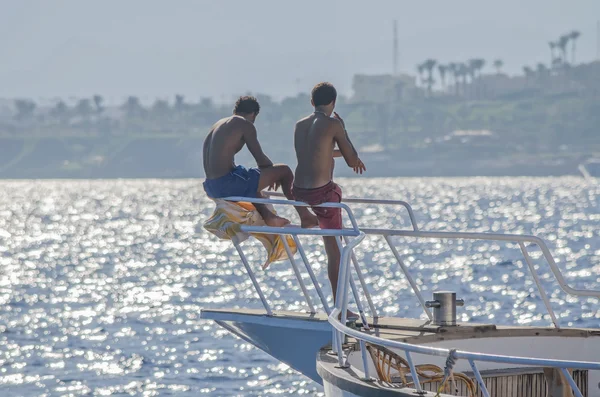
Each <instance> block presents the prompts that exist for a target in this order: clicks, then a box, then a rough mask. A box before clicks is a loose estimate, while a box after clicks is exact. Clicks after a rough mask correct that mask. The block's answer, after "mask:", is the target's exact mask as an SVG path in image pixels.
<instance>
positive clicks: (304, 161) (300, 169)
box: [294, 112, 360, 189]
mask: <svg viewBox="0 0 600 397" xmlns="http://www.w3.org/2000/svg"><path fill="white" fill-rule="evenodd" d="M336 116H337V113H336ZM336 144H337V146H338V148H339V151H340V152H341V155H342V156H343V157H344V159H345V160H346V163H347V164H348V166H349V167H352V168H356V167H357V166H358V163H359V162H360V159H359V158H358V154H357V152H356V150H355V149H354V147H353V146H352V143H351V142H350V140H349V139H348V136H347V134H346V131H345V129H344V125H343V122H342V121H340V120H339V119H334V118H331V117H328V116H327V115H326V114H324V113H321V112H315V113H313V114H311V115H309V116H307V117H305V118H303V119H302V120H300V121H298V122H297V123H296V129H295V131H294V147H295V149H296V157H297V160H298V165H297V167H296V172H295V174H294V186H297V187H299V188H304V189H314V188H318V187H321V186H325V185H326V184H328V183H329V182H331V180H332V179H333V167H334V159H333V158H334V157H335V154H334V149H335V145H336Z"/></svg>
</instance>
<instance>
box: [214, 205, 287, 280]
mask: <svg viewBox="0 0 600 397" xmlns="http://www.w3.org/2000/svg"><path fill="white" fill-rule="evenodd" d="M213 201H214V202H215V205H216V208H215V210H214V212H213V214H212V216H211V217H210V218H208V219H207V220H206V222H204V228H205V229H206V230H208V231H209V232H211V233H212V234H214V235H215V236H217V237H219V238H220V239H223V240H231V239H232V238H233V237H236V238H237V239H238V241H239V242H240V243H241V242H242V241H245V240H246V239H248V237H249V236H252V237H254V238H256V239H257V240H258V241H260V242H261V243H262V245H263V246H264V247H265V249H266V250H267V260H266V262H265V263H264V264H263V265H262V268H263V269H266V268H267V267H269V265H270V264H271V263H272V262H277V261H281V260H285V259H288V256H287V253H286V252H285V247H284V246H283V240H282V239H281V237H282V236H279V235H276V234H265V233H244V232H242V230H241V226H242V225H246V226H265V222H264V221H263V219H262V217H261V216H260V214H259V213H258V211H257V210H256V208H255V207H254V205H252V204H251V203H247V202H239V203H233V202H231V201H226V200H219V199H215V200H213ZM267 207H269V209H270V210H271V211H273V212H275V211H274V209H273V206H270V205H268V206H267ZM285 238H286V241H287V243H288V245H289V247H290V249H291V251H292V254H295V253H296V250H297V248H296V243H295V242H294V239H293V238H292V236H289V235H286V236H285Z"/></svg>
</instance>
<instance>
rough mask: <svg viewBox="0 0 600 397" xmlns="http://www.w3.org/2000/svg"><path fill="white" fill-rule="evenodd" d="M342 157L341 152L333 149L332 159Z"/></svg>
mask: <svg viewBox="0 0 600 397" xmlns="http://www.w3.org/2000/svg"><path fill="white" fill-rule="evenodd" d="M336 157H342V152H341V151H340V149H333V158H336Z"/></svg>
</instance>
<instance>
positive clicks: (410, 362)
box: [404, 350, 423, 392]
mask: <svg viewBox="0 0 600 397" xmlns="http://www.w3.org/2000/svg"><path fill="white" fill-rule="evenodd" d="M404 354H405V355H406V361H408V367H409V368H410V375H411V376H412V378H413V383H414V384H415V389H417V392H422V391H423V389H421V381H420V380H419V375H418V374H417V369H416V368H415V365H414V364H413V360H412V357H411V356H410V352H409V351H408V350H405V351H404Z"/></svg>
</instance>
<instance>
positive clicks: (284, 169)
mask: <svg viewBox="0 0 600 397" xmlns="http://www.w3.org/2000/svg"><path fill="white" fill-rule="evenodd" d="M274 183H278V184H280V185H281V190H282V191H283V194H284V195H285V197H286V198H287V199H288V200H294V195H293V194H292V184H293V183H294V174H293V173H292V170H291V169H290V167H288V166H287V165H284V164H276V165H273V166H271V167H265V168H261V170H260V181H259V182H258V190H259V191H260V190H263V189H266V188H268V187H269V186H272V185H273V184H274ZM295 208H296V211H298V215H299V216H300V226H301V227H316V226H319V220H318V219H317V216H316V215H314V214H313V213H312V212H310V211H309V210H308V208H307V207H295Z"/></svg>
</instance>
